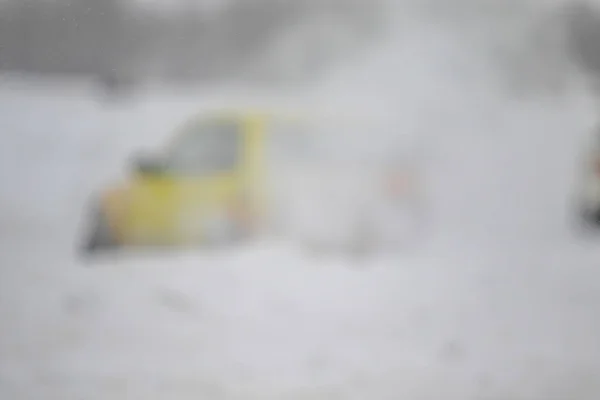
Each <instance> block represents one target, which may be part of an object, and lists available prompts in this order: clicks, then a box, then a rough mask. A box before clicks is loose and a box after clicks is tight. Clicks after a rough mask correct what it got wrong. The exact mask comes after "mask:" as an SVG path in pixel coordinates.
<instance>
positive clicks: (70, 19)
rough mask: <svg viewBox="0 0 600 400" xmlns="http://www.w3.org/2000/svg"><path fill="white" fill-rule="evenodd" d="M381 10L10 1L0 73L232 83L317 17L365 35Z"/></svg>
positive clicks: (312, 0)
mask: <svg viewBox="0 0 600 400" xmlns="http://www.w3.org/2000/svg"><path fill="white" fill-rule="evenodd" d="M374 10H377V7H376V4H375V2H360V1H357V0H337V1H334V0H323V1H318V0H306V1H294V0H255V1H233V2H230V3H228V5H227V6H226V7H224V8H223V9H221V10H219V11H218V12H216V13H211V14H210V15H206V14H205V13H203V12H202V11H201V10H200V9H197V8H195V7H194V6H193V2H190V4H189V6H188V7H186V6H183V7H182V8H181V9H180V10H179V12H177V13H174V14H173V13H162V14H161V13H157V12H151V11H149V10H147V9H142V8H139V7H137V8H136V7H134V6H133V5H132V4H131V3H126V2H124V1H121V0H56V1H40V0H9V1H8V2H6V3H3V4H2V5H0V69H1V70H8V71H21V72H28V73H37V74H76V75H96V76H97V75H106V74H125V75H131V76H133V75H135V76H136V77H140V76H141V77H149V76H150V77H152V76H154V77H156V76H160V77H161V78H162V79H179V80H190V79H191V80H202V79H211V80H214V79H224V78H228V77H231V76H235V75H236V74H239V73H241V71H243V70H244V69H245V68H246V67H247V66H248V65H250V64H252V63H254V62H255V61H256V59H257V58H260V57H261V56H263V55H264V54H266V53H267V49H268V48H269V46H270V43H271V42H273V40H274V39H276V38H277V37H278V35H280V34H281V33H282V32H284V31H285V30H286V29H289V28H290V27H293V26H295V24H297V23H299V22H301V21H308V20H310V18H312V17H313V16H314V15H316V14H319V13H321V14H322V13H330V14H332V15H334V14H335V15H336V16H337V17H340V18H345V21H346V23H347V24H348V25H349V26H352V28H353V29H364V28H365V25H368V24H371V25H373V24H376V22H373V21H374V18H376V15H375V14H376V11H374ZM369 21H370V22H369Z"/></svg>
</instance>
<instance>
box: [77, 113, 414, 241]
mask: <svg viewBox="0 0 600 400" xmlns="http://www.w3.org/2000/svg"><path fill="white" fill-rule="evenodd" d="M363 122H366V123H367V125H362V123H363ZM384 122H386V121H385V120H384ZM384 125H385V126H390V125H389V124H388V123H387V122H386V124H384ZM385 126H383V127H381V126H380V127H379V129H377V127H376V126H375V125H373V121H372V120H370V119H366V120H362V118H357V117H356V116H352V117H348V116H344V117H339V116H319V117H317V116H316V115H311V116H310V117H307V116H306V115H302V116H300V115H298V114H297V113H293V114H290V113H287V112H281V113H277V114H272V113H270V112H253V111H238V110H234V111H229V112H218V113H213V114H206V115H202V116H199V117H197V118H194V119H192V120H190V121H189V122H188V123H186V124H184V125H183V126H182V127H181V129H180V130H179V131H178V132H177V133H176V135H175V136H174V138H173V140H172V141H171V142H170V143H169V144H168V146H166V148H165V151H164V152H161V153H160V154H158V155H156V156H153V157H147V156H146V157H138V158H137V159H136V160H135V164H134V168H133V171H132V175H131V177H130V179H128V180H127V181H126V182H124V183H123V184H122V185H119V186H117V187H113V188H110V189H109V190H106V191H104V192H103V193H102V194H101V195H100V196H99V199H97V200H96V204H95V208H94V214H93V218H92V221H91V229H90V230H89V235H88V237H87V238H86V241H85V243H84V250H85V251H86V252H95V251H97V250H102V249H110V248H116V247H121V246H199V245H210V246H213V245H221V244H231V243H235V242H237V241H238V240H241V239H245V238H249V237H253V236H256V235H257V234H259V233H264V232H268V231H269V230H270V229H274V231H277V233H278V234H280V233H283V234H284V236H290V237H293V238H295V239H294V240H296V239H298V240H300V241H302V242H306V241H315V240H316V241H323V242H330V241H331V240H334V241H336V240H339V241H342V242H344V243H346V242H347V243H352V242H353V241H356V240H362V239H360V237H362V236H364V231H365V229H366V228H364V225H365V221H363V220H364V219H365V218H369V220H373V221H371V222H369V224H371V225H373V227H369V228H368V230H371V231H374V230H376V229H379V228H377V227H376V226H375V224H376V222H375V221H376V219H377V218H376V216H374V212H373V210H374V209H375V208H374V207H379V206H376V205H375V203H376V202H378V201H379V200H376V197H377V196H378V193H380V192H381V191H382V190H384V189H385V187H384V186H385V185H381V183H382V181H381V179H382V176H381V175H380V173H384V176H387V177H388V178H389V177H394V176H395V177H397V176H402V175H406V173H401V174H400V175H398V174H397V173H394V174H392V175H389V173H390V172H393V171H383V172H382V171H380V169H379V167H377V166H376V165H372V164H371V163H372V162H373V161H375V164H377V163H381V159H382V157H383V155H382V154H384V153H380V152H379V150H377V149H376V147H374V143H377V142H379V140H373V138H374V136H373V135H372V134H371V133H372V132H377V131H379V130H383V129H385ZM353 132H354V133H353ZM389 147H390V145H388V144H386V143H385V142H384V141H381V144H380V146H379V149H380V150H382V151H383V152H385V151H387V150H388V148H389ZM375 150H377V151H375ZM370 151H375V152H374V153H370ZM273 159H276V161H275V164H270V163H271V162H272V161H273ZM290 160H292V161H291V162H290ZM396 172H397V171H396ZM386 181H387V183H388V184H389V183H392V186H393V190H392V191H395V192H399V191H401V190H399V189H397V187H398V186H403V187H404V186H406V185H407V183H405V182H404V181H402V182H400V181H399V180H398V179H395V180H394V181H389V179H387V180H386ZM408 186H410V185H408ZM384 191H387V192H390V190H388V189H385V190H384ZM390 193H391V192H390ZM383 196H384V197H385V196H387V197H389V193H388V194H385V193H384V194H383ZM394 196H396V195H394ZM392 197H393V196H392ZM404 197H406V196H404ZM371 198H373V199H371ZM309 209H310V212H309V213H307V210H309ZM309 214H310V217H309ZM367 215H371V217H366V216H367ZM274 231H272V233H273V232H274ZM361 235H362V236H361ZM373 235H375V234H373ZM338 236H339V238H338ZM333 237H336V238H337V239H331V238H333ZM315 238H318V239H315ZM357 238H358V239H357ZM330 239H331V240H330ZM344 246H347V247H350V246H352V244H348V245H344Z"/></svg>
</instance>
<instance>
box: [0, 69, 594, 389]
mask: <svg viewBox="0 0 600 400" xmlns="http://www.w3.org/2000/svg"><path fill="white" fill-rule="evenodd" d="M444 79H446V80H447V77H446V78H444V77H441V78H440V80H444ZM413 80H414V79H413ZM405 83H406V82H405ZM437 83H440V84H439V85H437V86H436V82H433V83H431V82H428V87H429V86H431V87H434V86H435V90H433V89H431V92H427V91H424V93H422V99H420V100H419V101H420V103H418V104H417V102H415V101H414V98H413V99H411V101H412V102H411V103H410V104H411V106H412V107H415V108H418V107H422V106H424V105H425V104H429V105H431V104H433V106H430V107H432V109H430V110H427V112H428V113H434V114H429V115H434V116H435V118H433V117H429V118H428V123H430V124H432V125H435V126H430V127H428V129H431V130H432V131H434V132H436V134H435V140H434V142H435V146H434V149H433V150H432V153H431V154H432V155H431V158H430V159H429V160H428V163H427V165H428V173H429V177H430V189H431V193H432V199H433V206H434V208H433V211H434V213H433V214H432V216H433V220H432V221H433V225H432V236H431V238H430V240H429V242H428V243H427V244H425V245H424V246H423V247H422V248H420V249H419V251H417V252H414V253H412V254H407V255H404V256H400V257H397V258H391V257H390V258H386V257H381V258H378V259H374V260H370V261H369V262H368V263H367V264H368V265H363V266H362V267H361V266H356V265H353V264H350V263H348V262H347V261H345V260H343V259H342V258H341V257H339V258H336V257H328V258H324V259H319V260H314V259H309V258H307V257H306V256H305V255H303V254H301V253H300V252H299V250H298V249H295V248H293V247H292V246H290V245H287V244H279V243H255V244H252V245H249V246H247V247H245V248H242V249H240V250H239V251H238V252H235V253H225V254H219V253H214V254H206V253H185V254H171V255H167V254H154V255H144V254H130V255H123V256H122V257H119V258H118V259H107V260H104V262H102V263H101V265H100V266H97V268H86V267H89V265H85V264H82V263H81V262H80V261H78V260H77V259H76V258H75V256H74V254H73V248H74V244H75V240H76V238H77V234H78V229H80V223H81V221H80V218H81V217H82V215H83V210H84V208H85V205H86V201H87V199H88V198H89V196H90V195H91V194H92V193H93V192H94V191H95V190H97V189H98V188H99V187H101V185H103V184H106V183H108V182H110V181H112V180H113V179H117V178H118V177H119V176H122V174H123V173H124V172H126V171H125V170H123V168H124V167H125V166H126V160H127V157H128V156H129V155H130V153H131V152H132V151H134V150H135V149H137V148H138V146H139V145H140V143H144V145H145V146H150V147H151V146H152V145H154V144H156V143H158V142H159V141H160V140H162V139H163V138H164V137H163V135H164V134H166V133H168V132H169V130H170V129H171V128H172V127H173V126H174V125H176V124H177V123H179V122H180V121H181V119H182V118H185V117H187V116H188V115H189V113H190V112H193V111H197V110H198V109H199V108H202V105H201V104H202V103H201V102H197V101H195V100H194V99H193V98H188V99H187V100H186V99H181V98H178V99H175V98H171V99H169V98H165V97H160V98H159V96H152V95H149V96H148V97H146V98H144V99H143V100H142V101H140V102H137V103H136V104H135V105H133V106H127V107H125V108H120V107H118V106H115V107H110V106H106V107H102V106H99V105H98V104H97V103H95V102H94V101H93V100H91V99H87V98H86V97H85V96H82V95H81V94H77V93H65V92H61V95H57V94H56V92H54V91H53V90H52V89H49V88H46V89H45V90H43V91H42V90H39V89H36V90H33V89H27V88H22V87H18V85H13V86H11V87H3V89H2V90H1V91H0V105H1V108H0V132H2V133H1V139H0V140H1V143H0V163H1V164H0V190H1V192H0V267H1V268H0V397H1V398H3V399H4V398H6V399H27V400H29V399H38V398H44V399H61V400H70V399H86V400H93V399H111V400H113V399H132V398H133V399H137V398H144V399H198V398H207V399H208V398H210V399H369V398H372V399H400V398H402V399H441V398H444V399H505V400H506V399H528V400H529V399H532V400H533V399H536V400H537V399H540V400H541V399H544V400H548V399H557V400H558V399H561V400H562V399H566V398H570V399H597V398H598V395H600V384H599V383H597V380H596V379H595V376H596V375H597V371H598V370H599V368H600V339H599V338H598V329H599V328H600V301H599V300H600V294H599V293H600V279H598V278H599V277H600V272H598V271H597V269H598V268H600V242H598V243H594V241H592V240H587V239H582V238H578V237H575V236H573V234H572V232H571V231H569V230H568V211H569V208H568V205H569V201H570V195H571V193H572V189H573V187H574V183H575V181H574V179H575V176H576V173H577V168H578V164H577V162H578V152H579V151H580V149H581V146H583V145H584V143H585V140H586V136H585V135H586V130H587V129H588V128H589V126H590V124H592V123H593V115H592V114H591V113H590V112H589V110H590V107H589V103H587V102H586V99H585V98H584V97H583V96H579V95H575V94H574V95H573V96H567V97H565V98H563V99H560V100H553V101H550V100H548V101H543V102H542V101H539V100H535V101H534V100H531V101H525V100H522V101H521V102H517V101H509V100H507V99H506V98H504V97H502V95H500V94H492V95H489V96H487V97H485V98H483V97H481V93H483V92H481V93H480V92H477V91H476V90H475V91H474V92H473V93H474V94H473V95H472V96H471V97H469V96H467V95H465V93H464V91H462V92H461V91H460V87H461V86H460V84H461V83H460V82H458V83H452V84H449V83H446V86H444V85H442V84H441V82H437ZM453 85H454V86H453ZM44 93H45V94H44ZM440 93H442V96H440ZM428 96H429V97H428ZM440 98H443V101H442V100H439V99H440ZM433 99H438V100H439V101H437V102H435V101H433ZM407 104H408V103H407ZM401 106H402V107H405V106H406V107H408V105H405V104H401ZM399 107H400V105H399ZM404 110H408V111H406V115H413V114H411V113H412V112H413V111H415V113H414V115H416V116H417V118H421V117H419V115H422V114H418V113H416V110H413V109H408V108H404ZM142 135H143V136H142Z"/></svg>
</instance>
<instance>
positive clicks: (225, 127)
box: [167, 121, 241, 175]
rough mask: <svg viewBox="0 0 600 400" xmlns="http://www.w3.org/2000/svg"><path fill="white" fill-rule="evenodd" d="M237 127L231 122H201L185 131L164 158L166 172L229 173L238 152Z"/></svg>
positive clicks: (194, 173)
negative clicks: (165, 159)
mask: <svg viewBox="0 0 600 400" xmlns="http://www.w3.org/2000/svg"><path fill="white" fill-rule="evenodd" d="M240 141H241V138H240V134H239V127H238V125H237V124H236V123H235V122H233V121H203V122H199V123H196V124H193V125H191V126H190V127H188V128H186V129H185V130H184V132H183V134H182V135H181V136H180V137H179V138H178V140H177V141H176V142H175V143H174V145H173V147H172V148H171V150H170V153H169V154H168V155H167V169H168V170H169V172H171V173H175V174H180V175H206V174H211V173H217V172H224V171H229V170H232V169H234V168H235V167H236V165H237V163H238V158H239V150H240V144H241V143H240Z"/></svg>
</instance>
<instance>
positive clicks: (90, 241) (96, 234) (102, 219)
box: [83, 211, 118, 255]
mask: <svg viewBox="0 0 600 400" xmlns="http://www.w3.org/2000/svg"><path fill="white" fill-rule="evenodd" d="M117 246H118V245H117V242H116V241H115V240H114V237H113V236H112V232H111V230H110V226H109V225H108V221H107V219H106V216H105V215H104V213H102V212H101V211H95V212H94V214H93V217H92V224H91V230H90V233H89V236H88V237H87V240H86V242H85V243H84V245H83V253H84V254H88V255H89V254H94V253H98V252H100V251H104V250H110V249H115V248H116V247H117Z"/></svg>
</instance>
